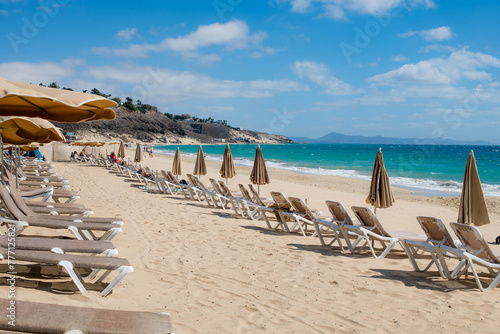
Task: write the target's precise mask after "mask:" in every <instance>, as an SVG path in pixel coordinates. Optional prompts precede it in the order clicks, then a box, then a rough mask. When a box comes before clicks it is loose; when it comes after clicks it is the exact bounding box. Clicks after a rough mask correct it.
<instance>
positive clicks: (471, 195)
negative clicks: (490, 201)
mask: <svg viewBox="0 0 500 334" xmlns="http://www.w3.org/2000/svg"><path fill="white" fill-rule="evenodd" d="M457 222H458V223H460V224H469V225H470V224H474V225H476V226H481V225H486V224H489V223H490V217H489V216H488V209H487V208H486V202H485V200H484V195H483V189H482V188H481V180H480V179H479V174H478V172H477V166H476V158H475V157H474V151H472V150H471V151H470V152H469V157H468V158H467V164H466V166H465V173H464V183H463V186H462V196H461V197H460V207H459V209H458V219H457Z"/></svg>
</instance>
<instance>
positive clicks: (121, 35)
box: [116, 28, 137, 41]
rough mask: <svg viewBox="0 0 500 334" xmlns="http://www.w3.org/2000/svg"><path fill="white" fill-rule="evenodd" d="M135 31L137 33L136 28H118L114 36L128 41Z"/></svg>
mask: <svg viewBox="0 0 500 334" xmlns="http://www.w3.org/2000/svg"><path fill="white" fill-rule="evenodd" d="M136 33H137V28H127V29H124V30H120V31H119V32H118V33H117V34H116V38H118V39H121V40H124V41H130V40H131V39H132V37H134V35H135V34H136Z"/></svg>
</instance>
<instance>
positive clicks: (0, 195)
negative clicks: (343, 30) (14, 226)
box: [0, 182, 26, 220]
mask: <svg viewBox="0 0 500 334" xmlns="http://www.w3.org/2000/svg"><path fill="white" fill-rule="evenodd" d="M0 199H1V200H2V205H3V206H4V207H5V208H6V209H7V210H8V211H9V213H10V214H11V215H12V216H14V218H16V219H17V220H23V219H25V217H26V215H25V214H24V213H23V212H22V211H21V210H20V209H19V208H18V206H17V205H16V203H15V202H14V200H13V199H12V197H11V195H10V193H9V191H8V190H7V188H6V187H5V185H4V184H2V183H1V182H0Z"/></svg>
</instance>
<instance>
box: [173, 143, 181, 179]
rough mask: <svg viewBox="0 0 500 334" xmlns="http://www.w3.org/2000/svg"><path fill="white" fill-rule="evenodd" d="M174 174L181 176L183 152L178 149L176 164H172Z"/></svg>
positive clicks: (175, 157)
mask: <svg viewBox="0 0 500 334" xmlns="http://www.w3.org/2000/svg"><path fill="white" fill-rule="evenodd" d="M172 174H174V175H181V174H182V171H181V151H180V150H179V148H178V147H177V151H175V155H174V162H173V164H172Z"/></svg>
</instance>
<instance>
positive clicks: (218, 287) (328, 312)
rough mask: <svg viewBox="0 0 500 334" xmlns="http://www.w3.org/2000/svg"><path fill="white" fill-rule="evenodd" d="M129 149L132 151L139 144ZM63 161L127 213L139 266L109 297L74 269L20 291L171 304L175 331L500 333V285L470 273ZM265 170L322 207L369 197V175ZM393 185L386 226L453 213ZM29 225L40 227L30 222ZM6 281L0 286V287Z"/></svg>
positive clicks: (28, 295)
mask: <svg viewBox="0 0 500 334" xmlns="http://www.w3.org/2000/svg"><path fill="white" fill-rule="evenodd" d="M127 154H128V155H129V156H130V157H132V156H133V151H128V152H127ZM144 164H145V165H148V166H150V167H151V168H152V169H165V170H170V168H171V165H172V157H167V156H158V155H155V158H153V159H152V158H146V159H145V162H144ZM207 165H208V169H209V175H207V176H203V177H202V181H204V182H206V183H208V179H209V177H214V178H218V170H219V168H220V163H218V162H211V161H208V162H207ZM56 168H57V171H58V172H59V175H63V176H65V177H67V178H68V179H69V181H70V184H71V185H72V189H74V190H78V191H79V192H80V193H81V195H82V198H81V199H80V200H79V201H78V203H83V204H85V205H86V206H88V207H90V208H92V209H93V210H94V212H95V214H94V216H117V217H122V218H123V219H124V220H125V226H124V232H122V233H121V234H119V235H118V236H117V237H116V238H115V239H113V243H114V244H115V246H116V247H117V248H118V250H119V252H120V256H124V257H126V258H128V259H129V260H130V262H131V263H132V264H133V266H134V269H135V271H134V272H133V273H131V274H130V275H129V276H127V277H126V278H125V279H124V280H123V281H122V282H121V284H119V285H118V286H117V287H116V288H115V289H114V291H113V293H112V294H110V295H109V296H108V297H106V298H101V297H100V296H99V293H98V290H99V288H102V287H101V286H96V287H93V286H92V285H87V287H88V288H89V289H90V290H91V291H90V294H89V297H84V296H82V295H81V294H80V293H79V292H78V291H77V290H76V288H75V287H74V286H73V284H72V283H71V282H69V280H68V279H63V280H62V281H63V282H60V281H59V280H57V281H54V280H51V279H46V280H44V283H43V284H39V283H37V280H34V279H29V280H19V281H18V287H17V298H18V299H21V300H32V301H43V302H51V303H57V304H65V305H75V306H95V307H102V308H116V309H128V310H143V311H144V310H149V311H165V312H169V313H170V314H171V315H172V319H173V323H174V326H175V329H176V332H177V333H250V332H268V333H354V332H357V333H371V332H373V333H428V332H441V333H459V332H460V333H461V332H463V333H465V332H467V333H470V332H478V333H479V332H481V333H493V332H498V323H497V322H498V314H499V311H500V304H499V303H498V302H497V299H498V296H499V295H498V294H499V293H500V289H497V290H495V291H493V292H485V293H482V292H480V291H479V289H478V288H477V286H476V284H475V282H474V281H473V280H472V277H469V279H460V280H459V281H446V280H443V279H442V278H440V276H439V274H438V273H437V271H436V270H435V269H432V270H431V271H430V272H425V273H416V272H414V271H413V269H412V266H411V265H410V262H409V260H408V259H407V258H406V256H405V255H404V254H403V253H402V252H395V253H394V254H392V253H391V254H390V255H388V256H387V258H385V259H374V258H372V257H371V256H370V255H369V254H368V253H365V254H362V255H351V254H345V255H343V254H341V253H340V252H339V250H338V249H335V248H334V249H330V248H326V247H322V246H321V245H320V243H319V241H318V240H317V239H316V238H312V237H302V236H300V235H298V234H286V233H283V232H276V231H270V230H268V229H267V228H266V225H265V223H264V222H252V221H250V220H248V219H243V218H241V217H237V216H236V215H235V214H234V211H229V210H228V211H223V210H222V209H214V208H211V207H208V206H207V205H206V203H200V202H195V201H189V200H186V199H185V198H184V197H183V196H182V195H175V196H172V195H170V196H169V195H164V194H158V193H151V192H147V191H144V190H141V189H139V188H138V186H139V184H138V183H136V182H134V181H132V180H130V179H126V178H124V177H122V176H118V175H117V174H115V173H112V172H110V171H108V170H106V169H104V168H102V167H97V166H87V165H84V164H75V163H57V164H56ZM182 168H183V172H184V173H191V172H192V169H193V161H192V160H191V159H188V158H185V157H183V164H182ZM237 172H238V175H237V176H236V177H235V178H234V179H232V180H230V181H229V184H230V187H231V188H236V187H237V184H238V183H244V184H247V183H248V181H249V179H248V175H249V172H250V168H240V167H238V168H237ZM270 177H271V180H272V182H271V184H270V185H266V186H263V187H261V193H262V194H269V191H272V190H279V191H282V192H283V193H284V194H285V195H287V196H299V197H303V198H307V199H308V203H309V205H310V206H311V207H314V208H318V209H322V210H323V213H324V214H327V209H326V207H325V205H324V200H327V199H329V200H336V201H340V202H343V203H344V205H345V206H346V207H347V209H348V211H349V212H350V206H351V205H362V206H364V205H366V204H365V198H366V194H367V191H368V183H367V182H364V181H360V180H353V179H346V178H342V177H333V176H315V175H302V174H295V173H293V172H289V171H285V170H277V169H270ZM394 192H395V196H396V198H397V201H396V203H395V205H394V206H393V207H391V208H389V209H383V210H378V212H377V214H378V217H379V219H380V220H381V222H382V223H383V224H384V226H386V228H387V229H388V230H406V231H414V232H419V233H421V231H420V230H419V229H420V228H419V226H418V223H417V221H416V219H415V217H416V216H417V215H430V216H437V217H440V218H442V219H443V221H445V222H448V221H453V220H455V219H456V217H457V206H458V199H457V198H446V199H439V198H428V197H416V196H413V195H411V194H410V192H409V191H406V190H402V189H396V188H395V189H394ZM499 203H500V201H499V199H498V198H489V199H488V205H489V209H490V218H491V221H492V224H490V225H487V226H484V227H481V228H480V229H481V231H482V232H483V234H484V235H485V236H486V238H487V239H488V240H489V241H493V240H494V238H495V237H496V236H497V235H498V234H500V229H498V228H497V221H498V220H499V219H498V218H499ZM39 231H41V230H39ZM33 232H38V231H37V230H36V229H32V230H27V231H26V233H33ZM42 232H43V231H42ZM67 235H68V236H70V234H69V233H67ZM492 246H493V247H494V249H495V250H500V248H499V247H497V246H496V245H492ZM397 247H399V246H397ZM108 281H109V280H108ZM7 288H8V287H7V286H6V285H5V283H4V284H3V285H2V286H0V295H1V296H6V294H7V292H6V291H7Z"/></svg>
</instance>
